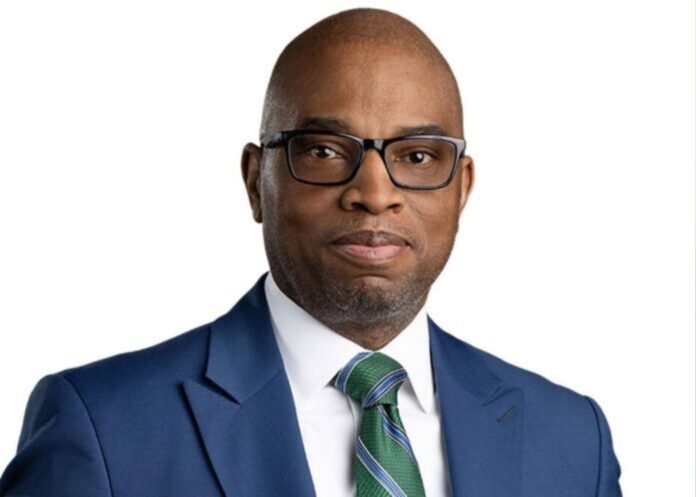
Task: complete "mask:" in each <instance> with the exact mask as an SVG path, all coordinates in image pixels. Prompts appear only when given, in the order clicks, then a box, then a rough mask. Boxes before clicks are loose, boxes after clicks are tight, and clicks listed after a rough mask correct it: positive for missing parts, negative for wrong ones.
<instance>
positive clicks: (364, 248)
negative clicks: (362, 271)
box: [332, 230, 409, 266]
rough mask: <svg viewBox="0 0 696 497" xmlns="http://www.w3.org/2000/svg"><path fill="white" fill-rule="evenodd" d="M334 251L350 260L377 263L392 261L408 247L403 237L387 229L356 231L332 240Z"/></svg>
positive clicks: (372, 264) (365, 263)
mask: <svg viewBox="0 0 696 497" xmlns="http://www.w3.org/2000/svg"><path fill="white" fill-rule="evenodd" d="M332 246H333V247H334V248H335V249H336V252H337V253H338V254H339V255H341V256H343V257H344V258H347V259H348V260H349V261H351V262H357V263H359V264H362V265H370V266H374V265H379V264H384V263H388V262H391V261H394V260H395V259H397V258H398V257H400V256H401V255H402V254H403V253H404V252H406V250H408V248H409V243H408V242H407V241H406V239H405V238H403V237H402V236H399V235H397V234H395V233H390V232H388V231H368V230H363V231H356V232H353V233H349V234H347V235H343V236H341V237H339V238H337V239H336V240H334V241H333V243H332Z"/></svg>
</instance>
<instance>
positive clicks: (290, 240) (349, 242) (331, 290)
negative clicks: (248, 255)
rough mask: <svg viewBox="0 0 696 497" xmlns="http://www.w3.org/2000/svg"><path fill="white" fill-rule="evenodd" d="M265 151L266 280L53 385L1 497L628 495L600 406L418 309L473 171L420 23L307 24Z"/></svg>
mask: <svg viewBox="0 0 696 497" xmlns="http://www.w3.org/2000/svg"><path fill="white" fill-rule="evenodd" d="M260 141H261V143H260V146H257V145H254V144H247V145H246V146H245V148H244V151H243V155H242V175H243V179H244V183H245V186H246V190H247V193H248V196H249V201H250V204H251V208H252V212H253V217H254V219H255V220H256V221H257V222H259V223H263V235H264V243H265V247H266V252H267V256H268V261H269V266H270V273H265V274H264V275H263V276H261V278H260V279H259V280H258V281H257V283H256V284H255V285H254V287H253V288H252V289H251V290H249V292H248V293H247V294H246V295H244V296H243V297H242V299H241V300H240V301H239V302H237V304H236V305H235V306H234V307H233V308H232V310H230V311H229V312H228V313H227V314H225V315H223V316H222V317H220V318H219V319H217V320H215V321H214V322H212V323H210V324H207V325H204V326H201V327H199V328H196V329H194V330H191V331H189V332H186V333H183V334H181V335H179V336H177V337H174V338H172V339H170V340H168V341H166V342H164V343H161V344H158V345H155V346H153V347H150V348H147V349H144V350H140V351H135V352H131V353H126V354H120V355H117V356H114V357H110V358H107V359H104V360H101V361H98V362H95V363H92V364H88V365H83V366H81V367H76V368H72V369H68V370H65V371H61V372H58V373H55V374H51V375H48V376H46V377H44V378H42V379H41V380H40V381H39V382H38V384H37V385H36V387H35V388H34V390H33V392H32V393H31V396H30V398H29V402H28V406H27V411H26V415H25V419H24V425H23V428H22V432H21V435H20V440H19V446H18V452H17V455H16V456H15V458H14V459H13V460H12V461H11V462H10V464H9V466H8V467H7V469H6V470H5V472H4V474H3V476H2V479H1V480H0V495H2V496H5V497H9V496H20V495H21V496H39V495H41V496H45V495H51V496H68V495H69V496H72V497H75V496H88V495H89V496H92V497H94V496H115V497H119V496H128V497H136V496H148V497H155V496H194V495H195V496H202V495H205V496H214V495H215V496H217V495H219V496H226V497H252V496H253V497H258V496H312V495H319V496H330V497H344V496H352V495H357V496H358V497H368V496H407V497H415V496H423V495H428V496H429V497H440V496H456V497H467V496H472V497H473V496H476V497H492V496H505V497H513V496H518V497H539V496H554V497H557V496H573V497H590V496H599V497H610V496H611V497H615V496H620V495H621V490H620V487H619V482H618V480H619V475H620V467H619V463H618V461H617V459H616V457H615V454H614V451H613V448H612V440H611V434H610V431H609V427H608V424H607V420H606V418H605V417H604V415H603V413H602V411H601V409H600V408H599V406H598V405H597V403H596V402H595V401H594V400H593V399H591V398H590V397H587V396H583V395H581V394H578V393H576V392H574V391H572V390H569V389H567V388H564V387H562V386H559V385H556V384H554V383H551V382H549V381H548V380H546V379H544V378H542V377H540V376H538V375H536V374H534V373H531V372H529V371H525V370H523V369H520V368H517V367H515V366H513V365H511V364H508V363H505V362H503V361H502V360H500V359H498V358H496V357H494V356H492V355H490V354H488V353H486V352H483V351H481V350H478V349H476V348H474V347H472V346H471V345H469V344H467V343H465V342H463V341H461V340H459V339H457V338H455V337H454V336H452V335H450V334H448V333H447V332H445V331H444V330H442V329H441V328H440V327H439V326H438V325H437V324H435V322H434V321H432V320H431V319H430V317H429V316H427V314H426V313H425V303H426V299H427V295H428V292H429V289H430V287H431V285H432V284H433V282H434V281H435V279H436V278H437V276H438V275H439V273H440V272H441V270H442V268H443V266H444V265H445V263H446V262H447V259H448V258H449V255H450V253H451V250H452V246H453V243H454V239H455V235H456V233H457V230H458V220H459V216H460V215H461V213H462V210H463V209H464V206H465V204H466V201H467V198H468V195H469V192H470V191H471V187H472V184H473V180H474V165H473V161H472V159H471V158H470V157H469V156H467V155H465V153H464V151H465V142H464V139H463V124H462V108H461V99H460V96H459V91H458V88H457V83H456V80H455V78H454V76H453V74H452V73H451V70H450V68H449V66H448V64H447V62H446V61H445V59H444V58H443V57H442V55H441V54H440V52H439V51H438V50H437V49H436V48H435V47H434V46H433V44H432V43H431V42H430V40H429V39H428V38H427V37H426V36H425V35H424V34H423V33H422V32H421V31H420V30H419V29H418V28H416V27H415V26H414V25H413V24H411V23H410V22H408V21H406V20H405V19H403V18H401V17H399V16H397V15H395V14H392V13H389V12H385V11H381V10H375V9H355V10H350V11H345V12H341V13H339V14H336V15H334V16H331V17H329V18H326V19H324V20H323V21H321V22H319V23H318V24H316V25H314V26H312V27H311V28H309V29H308V30H306V31H305V32H303V33H302V34H300V35H299V36H298V37H297V38H295V39H294V40H293V41H292V42H291V43H290V44H289V45H288V46H287V47H286V48H285V50H284V51H283V52H282V54H281V55H280V57H279V59H278V61H277V63H276V65H275V67H274V70H273V73H272V76H271V80H270V82H269V86H268V90H267V94H266V101H265V104H264V111H263V118H262V126H261V140H260Z"/></svg>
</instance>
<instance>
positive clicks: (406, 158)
mask: <svg viewBox="0 0 696 497" xmlns="http://www.w3.org/2000/svg"><path fill="white" fill-rule="evenodd" d="M433 159H434V157H433V155H432V154H431V153H429V152H426V151H425V150H411V151H409V152H406V153H404V154H402V155H401V156H400V157H398V158H397V160H398V161H400V162H407V163H409V164H427V163H428V162H431V161H432V160H433Z"/></svg>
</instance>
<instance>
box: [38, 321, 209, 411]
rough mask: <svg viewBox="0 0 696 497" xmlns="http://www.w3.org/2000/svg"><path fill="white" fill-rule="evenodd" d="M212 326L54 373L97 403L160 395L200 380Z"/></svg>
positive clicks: (207, 325)
mask: <svg viewBox="0 0 696 497" xmlns="http://www.w3.org/2000/svg"><path fill="white" fill-rule="evenodd" d="M210 326H211V323H206V324H204V325H201V326H198V327H196V328H193V329H191V330H188V331H186V332H183V333H180V334H179V335H176V336H174V337H172V338H169V339H167V340H165V341H162V342H159V343H157V344H154V345H151V346H148V347H145V348H142V349H138V350H133V351H128V352H123V353H119V354H115V355H112V356H109V357H105V358H102V359H99V360H96V361H93V362H90V363H87V364H83V365H78V366H74V367H70V368H67V369H64V370H61V371H58V372H55V373H53V374H52V375H51V376H54V377H61V378H62V379H63V380H65V381H66V382H67V383H69V384H70V385H72V387H73V388H74V389H75V390H76V391H77V392H78V393H79V394H80V395H81V396H86V397H90V398H92V399H94V400H97V401H99V400H103V401H105V402H108V400H109V399H116V398H118V397H119V396H120V395H121V394H122V395H123V397H124V398H134V396H138V395H142V396H146V395H148V396H150V395H155V396H156V395H158V393H160V392H163V391H164V390H163V388H162V387H164V386H167V385H172V386H173V385H175V384H178V383H179V382H180V381H182V380H183V379H187V378H193V377H195V378H200V376H202V375H203V373H204V370H205V359H206V357H207V349H208V337H209V332H210Z"/></svg>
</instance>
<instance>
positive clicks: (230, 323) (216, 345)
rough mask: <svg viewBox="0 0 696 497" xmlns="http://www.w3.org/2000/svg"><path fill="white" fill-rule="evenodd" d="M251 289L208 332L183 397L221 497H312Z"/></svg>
mask: <svg viewBox="0 0 696 497" xmlns="http://www.w3.org/2000/svg"><path fill="white" fill-rule="evenodd" d="M267 274H268V273H264V275H263V276H261V277H260V278H259V280H258V281H257V282H256V284H255V285H254V286H253V287H252V288H251V289H250V290H249V292H247V294H246V295H244V296H243V297H242V298H241V299H240V301H239V302H238V303H237V304H236V305H235V306H234V307H233V308H232V309H231V310H230V311H229V312H228V313H227V314H225V315H224V316H221V317H220V318H219V319H217V320H216V321H214V322H213V323H212V325H211V328H210V338H209V346H208V360H207V365H206V370H205V379H204V380H203V381H200V382H199V381H195V380H187V381H185V382H184V383H183V389H184V393H185V396H186V399H187V401H188V404H189V407H190V408H191V411H192V414H193V417H194V418H195V422H196V425H197V427H198V431H199V433H200V435H201V439H202V441H203V444H204V446H205V450H206V452H207V454H208V457H209V459H210V462H211V465H212V467H213V470H214V472H215V475H216V476H217V479H218V482H219V483H220V486H221V487H222V489H223V492H224V494H225V496H226V497H257V496H260V495H302V496H310V497H311V496H314V495H315V492H314V487H313V483H312V478H311V474H310V471H309V465H308V464H307V459H306V455H305V452H304V445H303V443H302V436H301V433H300V429H299V424H298V421H297V415H296V412H295V404H294V401H293V398H292V391H291V389H290V384H289V382H288V379H287V375H286V374H285V369H284V366H283V361H282V357H281V355H280V351H279V350H278V346H277V343H276V341H275V336H274V334H273V328H272V324H271V319H270V314H269V311H268V304H267V302H266V296H265V292H264V287H263V283H264V279H265V277H266V275H267Z"/></svg>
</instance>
